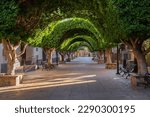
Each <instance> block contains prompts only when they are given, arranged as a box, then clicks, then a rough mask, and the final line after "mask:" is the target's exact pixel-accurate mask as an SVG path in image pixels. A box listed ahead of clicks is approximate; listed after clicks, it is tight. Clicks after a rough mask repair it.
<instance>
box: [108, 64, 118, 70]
mask: <svg viewBox="0 0 150 117" xmlns="http://www.w3.org/2000/svg"><path fill="white" fill-rule="evenodd" d="M106 69H117V64H116V63H108V64H106Z"/></svg>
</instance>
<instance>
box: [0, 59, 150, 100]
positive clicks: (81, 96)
mask: <svg viewBox="0 0 150 117" xmlns="http://www.w3.org/2000/svg"><path fill="white" fill-rule="evenodd" d="M115 73H116V70H106V69H105V66H104V65H103V64H101V65H98V64H96V63H94V62H91V58H88V57H80V58H77V59H76V60H74V61H72V62H70V63H67V64H61V65H59V67H57V68H56V69H55V70H51V71H41V70H38V71H34V72H29V73H26V74H25V77H24V80H23V83H22V84H21V85H19V86H17V87H4V88H2V87H1V88H0V99H1V100H7V99H9V100H19V99H20V100H137V99H138V100H147V99H150V88H147V89H144V88H143V87H137V89H132V88H131V85H130V79H124V78H121V77H120V76H117V75H116V74H115Z"/></svg>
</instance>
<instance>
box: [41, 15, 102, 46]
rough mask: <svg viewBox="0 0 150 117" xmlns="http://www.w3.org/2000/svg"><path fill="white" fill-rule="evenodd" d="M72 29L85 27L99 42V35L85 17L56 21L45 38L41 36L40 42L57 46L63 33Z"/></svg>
mask: <svg viewBox="0 0 150 117" xmlns="http://www.w3.org/2000/svg"><path fill="white" fill-rule="evenodd" d="M72 29H76V30H80V29H85V30H88V31H89V32H91V33H92V34H93V35H94V36H95V38H96V39H97V40H98V43H100V39H101V35H100V32H99V31H98V30H97V29H96V28H95V26H94V25H93V24H92V23H91V22H90V21H89V20H86V19H83V18H68V19H64V20H61V21H58V22H57V23H56V24H55V25H54V27H52V29H51V31H50V32H49V34H48V35H47V36H45V38H43V41H42V44H43V45H44V46H47V47H53V48H57V47H59V44H60V42H61V41H62V40H61V39H62V37H63V35H64V34H65V33H66V32H67V31H69V30H72Z"/></svg>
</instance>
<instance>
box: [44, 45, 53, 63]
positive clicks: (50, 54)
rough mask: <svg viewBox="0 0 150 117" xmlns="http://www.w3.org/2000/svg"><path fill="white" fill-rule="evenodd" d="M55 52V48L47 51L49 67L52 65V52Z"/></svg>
mask: <svg viewBox="0 0 150 117" xmlns="http://www.w3.org/2000/svg"><path fill="white" fill-rule="evenodd" d="M53 51H54V48H48V49H45V52H46V55H47V63H48V65H51V64H52V56H53V55H52V52H53Z"/></svg>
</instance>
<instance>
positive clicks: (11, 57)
mask: <svg viewBox="0 0 150 117" xmlns="http://www.w3.org/2000/svg"><path fill="white" fill-rule="evenodd" d="M2 44H3V49H4V56H5V57H6V60H7V74H8V75H15V69H16V64H15V63H16V62H17V61H18V58H19V57H20V56H21V55H22V54H23V53H24V52H25V49H26V47H27V44H26V45H25V46H24V49H23V51H22V52H21V53H20V54H17V52H16V50H17V49H18V48H19V47H20V44H21V41H20V42H18V43H17V44H14V45H13V44H11V43H10V41H9V39H2Z"/></svg>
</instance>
